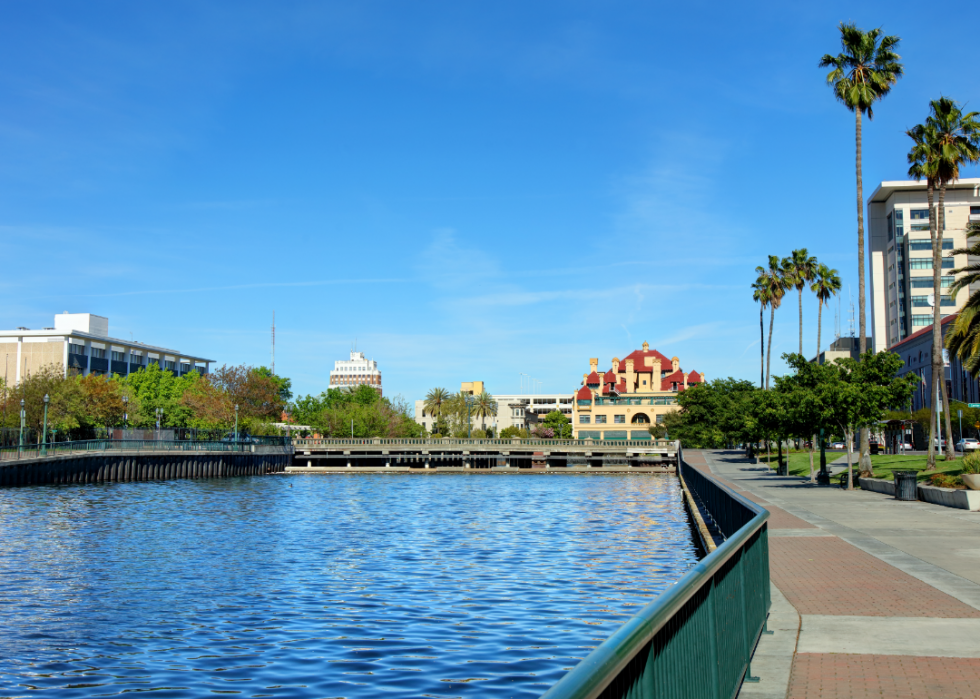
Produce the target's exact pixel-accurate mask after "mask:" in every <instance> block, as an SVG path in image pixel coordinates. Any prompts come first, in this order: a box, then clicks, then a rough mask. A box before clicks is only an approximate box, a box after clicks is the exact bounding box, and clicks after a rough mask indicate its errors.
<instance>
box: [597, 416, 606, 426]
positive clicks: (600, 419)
mask: <svg viewBox="0 0 980 699" xmlns="http://www.w3.org/2000/svg"><path fill="white" fill-rule="evenodd" d="M595 424H597V425H605V424H606V416H605V415H596V416H595Z"/></svg>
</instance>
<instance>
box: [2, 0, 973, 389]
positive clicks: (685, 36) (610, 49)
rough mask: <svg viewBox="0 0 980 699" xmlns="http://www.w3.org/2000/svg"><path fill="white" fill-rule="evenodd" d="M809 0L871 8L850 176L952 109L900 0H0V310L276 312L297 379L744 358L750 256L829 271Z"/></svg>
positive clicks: (217, 354)
mask: <svg viewBox="0 0 980 699" xmlns="http://www.w3.org/2000/svg"><path fill="white" fill-rule="evenodd" d="M957 13H958V16H960V18H961V19H962V20H963V22H962V24H961V25H960V26H962V27H968V26H973V25H974V24H976V20H977V16H976V14H974V15H973V16H972V17H971V16H969V15H970V13H975V10H970V9H969V8H966V7H965V6H964V7H962V8H959V9H958V10H957ZM841 20H853V21H855V22H857V23H858V25H859V26H863V27H872V26H883V27H884V29H885V30H886V31H887V32H889V33H895V34H898V35H899V36H901V37H902V45H901V47H900V53H901V54H902V56H903V59H904V62H905V65H906V72H907V76H906V77H905V78H904V79H903V80H901V81H900V82H899V84H898V85H897V87H896V88H895V90H894V92H893V94H892V95H891V96H889V97H888V98H887V99H886V100H885V101H884V102H883V103H882V104H880V105H879V107H878V108H877V109H876V117H875V119H874V122H873V123H871V124H870V125H868V124H867V123H866V128H865V132H864V133H865V150H864V163H865V170H864V177H865V193H866V195H867V194H870V193H871V192H872V191H873V189H874V187H875V185H876V184H877V183H878V182H879V181H881V180H883V179H900V178H902V177H903V176H904V173H905V171H906V168H907V166H906V164H905V154H906V152H907V151H908V138H907V137H906V136H905V135H904V133H903V132H904V130H905V129H906V128H908V127H909V126H911V125H913V124H915V123H917V122H919V121H921V120H922V119H923V118H924V117H925V114H926V110H927V104H928V101H929V100H930V99H933V98H935V97H937V96H939V95H940V94H946V95H949V96H951V97H953V98H955V99H958V100H961V101H966V102H968V103H970V105H969V106H972V107H975V108H980V100H978V99H977V98H978V96H980V74H978V72H977V71H976V56H975V47H974V46H973V45H972V44H973V42H971V41H970V38H969V34H968V33H967V32H966V30H964V31H963V33H962V36H960V37H959V38H957V37H956V36H955V35H953V34H951V33H950V31H951V29H953V28H951V27H950V26H948V25H943V24H942V23H940V22H938V21H937V22H931V21H926V19H925V18H924V16H923V15H922V5H921V3H911V2H909V3H889V4H887V5H885V4H878V5H870V4H866V5H862V4H856V3H852V2H850V3H843V2H841V3H832V2H827V3H772V4H763V3H757V4H755V5H753V6H752V7H748V8H747V7H745V6H734V5H732V4H731V3H727V2H718V3H711V2H692V3H670V4H667V3H664V4H659V5H658V4H651V3H643V2H615V1H610V0H606V1H604V2H574V1H568V0H565V1H563V2H535V3H526V2H495V3H482V4H480V3H458V2H411V3H406V2H370V1H359V2H357V3H341V2H335V3H331V2H323V1H318V2H301V1H298V0H297V1H295V2H289V3H276V4H271V3H261V2H245V1H242V0H236V1H235V2H209V3H200V2H169V3H155V4H149V3H125V2H86V3H73V2H50V3H28V2H12V3H8V4H7V5H6V6H5V21H4V22H3V24H2V25H0V47H2V48H0V51H2V54H3V60H2V66H3V68H2V70H0V90H2V98H0V149H2V153H3V157H2V158H0V226H2V232H3V235H2V238H0V240H2V241H3V259H4V260H5V262H6V264H5V265H4V266H3V269H4V274H3V276H2V277H0V293H2V295H3V303H2V304H0V323H2V327H6V328H13V327H17V326H21V325H23V326H27V327H32V328H34V327H42V326H47V325H50V324H51V320H52V316H53V314H55V313H58V312H61V311H65V310H68V311H71V312H91V313H97V314H100V315H104V316H108V317H109V319H110V331H111V333H112V334H113V335H115V336H117V337H124V338H128V337H129V336H130V333H132V335H133V337H135V339H137V340H140V341H144V342H148V343H153V344H162V345H165V346H168V347H175V348H177V349H179V350H181V351H185V352H190V353H196V354H199V355H203V356H207V357H212V358H215V359H217V360H218V362H219V363H225V362H227V363H230V364H241V363H245V364H268V363H269V359H270V325H271V321H272V312H273V310H275V312H276V321H277V333H276V337H277V343H276V367H277V370H278V372H279V373H281V374H285V375H287V376H290V377H292V378H293V382H294V387H295V388H296V389H297V391H298V392H300V393H310V392H312V393H318V392H320V391H321V390H323V389H324V388H325V387H326V384H327V376H328V372H329V369H330V368H331V366H332V364H333V361H334V360H335V359H340V358H344V357H345V355H346V353H347V352H348V351H349V348H350V346H351V343H352V342H353V341H354V340H355V338H356V340H357V344H358V348H359V349H362V350H364V351H365V352H366V353H367V355H368V356H369V357H373V358H374V359H377V360H378V362H379V363H380V368H381V370H382V372H383V375H384V385H385V392H386V394H389V395H394V394H401V395H403V396H404V397H405V398H407V399H410V400H414V399H415V398H418V397H421V396H422V395H423V394H424V392H425V391H426V390H428V389H429V388H431V387H433V386H445V387H447V388H450V389H456V387H457V386H458V384H459V382H460V381H466V380H484V381H485V382H486V383H487V388H488V390H490V391H491V392H493V393H509V392H517V391H518V390H519V389H520V374H521V373H526V374H529V375H530V376H532V377H534V378H536V379H539V380H540V382H541V383H540V389H539V390H541V391H545V392H550V391H571V390H572V389H573V388H575V387H576V386H577V385H578V384H579V382H580V380H581V374H582V373H583V372H584V371H587V370H588V359H589V357H599V358H600V363H601V364H603V365H608V363H609V360H610V359H611V358H612V357H613V356H614V355H615V356H619V357H622V356H623V355H625V354H627V353H629V352H630V351H631V350H632V349H634V348H637V347H639V345H640V344H641V343H642V342H643V341H644V340H646V341H648V342H649V343H650V344H651V345H652V346H654V347H656V348H657V349H659V350H660V351H662V352H664V353H665V354H667V355H668V356H672V355H677V356H679V357H680V358H681V363H682V366H683V368H684V369H685V370H688V371H690V370H692V369H697V370H698V371H703V372H705V373H706V374H707V376H708V378H709V379H712V378H717V377H720V376H729V375H730V376H735V377H741V378H747V379H753V380H757V378H758V375H759V371H758V357H759V344H758V307H757V306H756V305H754V304H753V302H752V299H751V292H750V290H749V284H750V283H751V282H752V280H753V279H754V274H753V270H754V268H755V266H756V265H758V264H762V263H764V261H765V259H766V255H767V254H770V253H773V254H779V255H781V256H782V255H786V254H789V252H790V251H791V250H792V249H794V248H797V247H807V248H808V249H809V251H810V252H811V254H814V255H816V256H817V257H818V258H819V259H820V260H821V261H824V262H826V263H827V264H829V265H831V266H833V267H836V268H837V269H838V270H840V273H841V276H842V279H843V282H844V285H845V293H846V291H847V287H848V285H850V289H851V291H852V292H853V297H854V301H855V304H856V301H857V262H856V258H857V256H856V249H855V248H856V235H855V232H856V223H855V206H856V204H855V190H854V120H853V116H852V115H851V114H850V113H849V112H847V111H846V110H845V109H844V108H843V107H841V106H840V105H838V104H836V103H835V102H834V101H833V99H832V97H831V94H830V90H829V89H828V88H827V87H826V86H825V84H824V76H825V71H823V70H820V69H818V68H817V62H818V60H819V57H820V56H821V55H822V54H823V53H826V52H831V53H836V52H837V51H838V50H839V39H838V33H837V29H836V26H837V24H838V23H839V22H840V21H841ZM964 174H965V175H968V176H975V175H976V169H971V170H970V171H968V172H966V173H964ZM847 303H848V301H847V299H846V298H845V299H844V302H843V304H842V309H843V315H844V316H845V318H844V319H843V321H842V325H843V327H844V330H845V331H846V328H847V320H846V315H847ZM804 322H805V329H804V343H805V350H806V352H807V353H808V354H812V353H813V352H814V351H815V345H816V304H815V303H814V302H812V301H811V300H810V299H805V305H804ZM869 323H870V321H869ZM823 327H824V338H825V343H826V342H827V341H828V340H829V339H832V336H833V329H834V318H833V310H831V311H829V312H825V318H824V326H823ZM796 347H797V321H796V303H795V298H792V297H791V298H790V299H789V302H788V303H787V304H786V305H784V307H783V309H782V310H780V311H779V312H778V313H777V320H776V327H775V336H774V340H773V353H774V355H775V356H778V355H779V354H780V353H781V352H784V351H791V350H794V349H795V348H796ZM777 364H779V363H777ZM779 366H781V364H779Z"/></svg>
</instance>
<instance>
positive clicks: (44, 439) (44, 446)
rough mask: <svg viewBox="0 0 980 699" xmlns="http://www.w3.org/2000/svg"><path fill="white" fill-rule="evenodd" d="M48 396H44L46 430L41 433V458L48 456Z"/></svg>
mask: <svg viewBox="0 0 980 699" xmlns="http://www.w3.org/2000/svg"><path fill="white" fill-rule="evenodd" d="M48 400H49V398H48V394H47V393H45V394H44V430H43V431H42V432H41V456H47V455H48Z"/></svg>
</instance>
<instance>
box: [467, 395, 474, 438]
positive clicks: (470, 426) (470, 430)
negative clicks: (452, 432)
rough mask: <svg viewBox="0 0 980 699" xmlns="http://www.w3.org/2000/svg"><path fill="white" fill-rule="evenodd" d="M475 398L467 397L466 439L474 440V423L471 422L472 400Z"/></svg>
mask: <svg viewBox="0 0 980 699" xmlns="http://www.w3.org/2000/svg"><path fill="white" fill-rule="evenodd" d="M472 398H473V396H466V438H467V439H473V422H472V420H470V406H471V405H472V403H471V402H470V400H471V399H472Z"/></svg>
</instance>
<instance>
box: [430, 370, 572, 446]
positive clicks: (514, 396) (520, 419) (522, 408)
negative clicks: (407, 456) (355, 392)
mask: <svg viewBox="0 0 980 699" xmlns="http://www.w3.org/2000/svg"><path fill="white" fill-rule="evenodd" d="M474 385H475V386H477V388H479V391H474V395H479V394H480V393H483V390H484V386H483V382H482V381H473V382H468V381H467V382H464V383H462V384H461V386H460V388H461V391H462V392H463V393H467V394H468V393H469V391H470V389H472V387H473V386H474ZM467 387H470V389H468V388H467ZM493 400H494V401H495V402H496V403H497V414H496V415H494V416H492V417H487V418H486V419H483V418H477V417H476V416H475V415H472V416H471V417H470V424H471V426H472V428H473V429H477V428H481V427H483V426H484V425H486V426H487V427H488V428H491V429H492V430H493V433H494V434H499V433H500V430H505V429H507V428H508V427H519V428H521V429H527V428H529V427H531V426H533V425H534V424H535V423H536V422H540V421H541V420H543V419H544V417H545V416H546V415H547V414H548V413H550V412H554V411H555V410H557V411H559V412H561V413H562V414H563V415H565V416H566V417H567V418H568V419H569V420H571V419H572V403H573V401H574V397H573V396H572V394H571V393H535V394H530V393H508V394H499V395H497V394H494V395H493ZM415 422H417V423H419V424H420V425H422V426H423V427H424V428H425V429H426V430H427V431H428V432H432V430H433V429H434V427H435V422H436V421H435V419H434V418H433V416H432V415H429V414H427V413H426V411H425V401H424V400H417V401H415Z"/></svg>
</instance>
